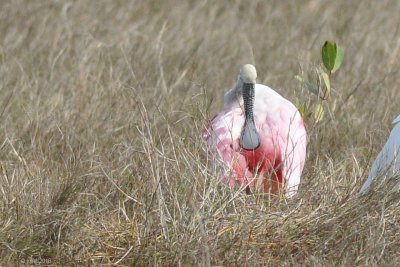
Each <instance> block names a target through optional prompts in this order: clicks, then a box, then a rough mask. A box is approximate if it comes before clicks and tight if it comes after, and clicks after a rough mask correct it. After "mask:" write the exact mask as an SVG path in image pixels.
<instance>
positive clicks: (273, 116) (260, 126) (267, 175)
mask: <svg viewBox="0 0 400 267" xmlns="http://www.w3.org/2000/svg"><path fill="white" fill-rule="evenodd" d="M256 77H257V74H256V70H255V68H254V66H252V65H250V64H247V65H245V66H244V67H243V68H242V69H241V72H240V74H239V77H238V80H237V82H236V84H235V86H234V87H233V88H232V89H230V90H229V91H228V92H227V93H226V94H225V97H224V102H225V103H224V110H223V111H222V112H220V113H219V114H217V115H216V116H215V117H214V118H213V119H212V120H211V122H210V123H209V125H208V126H207V129H206V130H205V132H204V134H203V138H204V139H205V140H206V142H207V147H208V151H209V152H210V154H211V156H212V157H214V158H215V161H216V162H217V164H218V165H219V166H220V167H221V168H220V169H221V175H222V177H223V180H224V181H225V182H226V183H228V184H229V186H230V187H232V188H233V187H244V188H246V191H247V192H249V191H253V190H258V191H262V192H266V193H278V192H280V191H282V192H285V195H286V196H287V197H291V196H293V195H295V194H296V193H297V190H298V186H299V184H300V176H301V173H302V171H303V167H304V162H305V157H306V145H307V134H306V129H305V126H304V122H303V119H302V118H301V116H300V114H299V111H298V110H297V108H296V107H295V106H294V105H293V104H292V103H291V102H290V101H288V100H286V99H285V98H283V97H282V96H281V95H279V94H278V93H277V92H275V91H274V90H272V89H271V88H269V87H267V86H265V85H261V84H256V83H255V79H256ZM246 84H247V85H248V84H250V85H251V84H252V87H253V95H252V99H253V102H252V105H250V104H247V105H248V106H247V109H246V108H245V107H246V101H245V103H244V102H243V98H244V97H245V96H244V93H243V92H244V91H245V90H247V89H246V88H247V87H246ZM246 110H247V112H245V111H246ZM249 114H250V115H251V116H250V115H249ZM246 118H249V119H248V121H250V122H251V121H253V122H254V126H255V128H252V127H250V126H249V129H250V130H252V131H254V132H256V134H255V135H252V136H251V137H250V138H249V137H248V136H247V137H243V135H246V134H245V133H244V131H245V130H246V129H245V128H246V127H247V126H245V125H246V124H251V123H247V122H246V123H245V121H246ZM241 136H242V139H241ZM256 136H258V137H259V142H257V140H256V139H257V138H255V137H256ZM246 138H247V141H246ZM249 140H250V141H249ZM253 140H255V141H254V143H255V145H254V147H252V146H251V145H252V142H253ZM249 146H250V149H248V147H249ZM244 147H247V149H244Z"/></svg>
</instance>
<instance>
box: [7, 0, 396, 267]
mask: <svg viewBox="0 0 400 267" xmlns="http://www.w3.org/2000/svg"><path fill="white" fill-rule="evenodd" d="M399 12H400V5H399V4H398V2H397V1H359V3H358V2H356V1H345V0H339V1H316V0H314V1H308V2H304V1H278V0H276V1H251V2H250V1H241V0H236V1H233V0H232V1H218V2H217V1H186V2H185V1H176V0H175V1H173V0H172V1H155V0H154V1H106V0H102V1H101V0H96V1H88V0H87V1H86V0H85V1H70V2H67V1H28V0H26V1H22V0H13V1H3V2H2V7H1V9H0V91H1V99H0V164H1V172H0V258H1V261H0V264H3V265H8V264H11V263H24V262H25V263H30V264H35V263H51V264H55V265H57V264H60V265H67V264H68V265H74V264H87V265H89V264H94V265H99V264H106V265H108V264H116V265H130V266H132V265H134V266H154V265H158V266H168V265H173V266H188V265H201V266H210V265H224V266H228V265H238V266H257V265H298V264H302V265H317V266H326V265H347V266H354V265H397V264H398V263H399V261H400V253H399V250H398V247H399V245H400V237H399V236H398V235H397V233H398V231H399V230H400V229H399V228H400V223H399V219H400V195H399V194H397V193H393V194H388V193H385V192H386V191H387V190H386V189H385V188H380V189H377V190H375V191H374V192H372V193H371V194H369V195H368V196H366V197H362V198H359V197H357V195H356V192H357V191H358V190H359V188H360V186H361V184H362V182H363V180H364V179H365V177H366V176H367V173H368V170H369V167H370V163H371V157H374V156H375V155H376V153H377V152H378V150H379V149H380V147H381V145H382V144H383V143H384V141H385V138H386V137H387V135H388V132H389V129H390V127H391V126H390V121H391V120H392V119H393V118H394V117H395V115H397V114H398V113H399V108H398V101H397V100H398V99H399V98H400V91H399V89H398V84H400V75H399V73H398V72H399V67H400V66H399V65H400V61H399V58H400V57H399V56H400V55H399V53H400V52H399V48H400V39H399V37H398V36H399V31H400V30H399V28H400V19H399V16H398V14H399ZM326 39H332V40H334V41H337V42H338V43H339V44H340V45H341V46H342V47H343V48H344V49H345V62H344V65H343V68H342V69H341V70H340V71H339V72H338V75H337V76H335V78H334V85H335V89H336V90H335V91H334V94H333V98H332V101H331V102H330V103H329V105H328V107H329V112H328V114H327V117H326V119H325V121H324V122H323V123H322V124H321V125H319V126H318V127H317V128H315V129H313V130H312V131H311V130H310V131H309V133H310V136H309V140H310V143H309V146H308V157H307V162H306V167H305V171H304V175H303V178H302V183H301V189H300V193H299V194H298V196H296V197H295V198H294V199H292V200H284V199H276V198H265V197H263V196H258V195H251V196H247V195H245V194H240V193H238V192H230V191H229V190H228V189H227V188H225V187H224V186H223V185H221V184H219V182H218V178H217V177H216V175H215V172H214V171H213V170H212V169H211V167H210V166H211V164H210V162H209V159H208V158H207V156H206V153H205V152H204V145H203V143H202V141H201V140H200V137H199V132H200V130H201V129H202V127H203V126H204V124H205V123H206V121H207V118H209V117H210V116H211V115H213V114H214V113H215V112H217V111H218V110H220V109H221V107H222V98H223V93H224V91H225V90H227V88H229V87H230V86H231V85H232V84H233V82H234V80H235V78H236V75H237V72H238V70H239V68H240V66H241V65H242V64H244V63H254V64H255V65H256V67H257V68H258V72H259V76H260V79H259V80H260V82H261V83H265V84H268V85H270V86H271V87H273V88H275V89H276V90H277V91H278V92H280V93H281V94H283V95H284V96H286V97H288V98H289V99H290V100H294V98H295V97H296V96H297V97H299V98H301V99H308V97H309V96H308V93H307V92H306V91H305V90H304V89H302V88H301V87H300V85H299V84H298V82H297V81H296V80H295V79H294V78H293V76H294V75H296V74H299V73H305V74H310V73H311V70H312V66H313V65H314V64H317V63H318V61H319V53H320V46H321V45H322V43H323V42H324V41H325V40H326Z"/></svg>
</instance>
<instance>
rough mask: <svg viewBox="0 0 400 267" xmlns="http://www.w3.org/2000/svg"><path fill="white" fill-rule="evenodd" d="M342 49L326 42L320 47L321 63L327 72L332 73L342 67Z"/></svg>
mask: <svg viewBox="0 0 400 267" xmlns="http://www.w3.org/2000/svg"><path fill="white" fill-rule="evenodd" d="M343 58H344V51H343V49H342V48H341V47H340V46H338V45H337V44H336V43H334V42H329V41H326V42H325V43H324V45H323V46H322V62H323V63H324V66H325V68H326V69H327V70H329V71H330V72H332V73H334V72H335V71H337V70H338V69H339V67H340V65H342V62H343Z"/></svg>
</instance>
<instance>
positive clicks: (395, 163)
mask: <svg viewBox="0 0 400 267" xmlns="http://www.w3.org/2000/svg"><path fill="white" fill-rule="evenodd" d="M392 123H393V125H394V127H393V130H392V132H391V133H390V136H389V139H388V140H387V142H386V144H385V145H384V146H383V148H382V150H381V152H379V154H378V156H377V157H376V159H375V161H374V163H373V164H372V168H371V172H370V173H369V175H368V179H367V180H366V181H365V183H364V184H363V186H362V187H361V189H360V194H364V193H366V192H367V191H368V189H369V187H370V185H371V182H372V180H373V179H374V178H375V177H381V178H382V179H385V178H386V177H390V176H392V175H394V174H399V173H400V157H399V153H400V115H399V116H397V118H396V119H395V120H394V121H393V122H392Z"/></svg>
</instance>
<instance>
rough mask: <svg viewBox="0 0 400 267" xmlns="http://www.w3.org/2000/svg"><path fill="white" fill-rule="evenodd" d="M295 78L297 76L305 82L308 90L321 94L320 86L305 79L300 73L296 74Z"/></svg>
mask: <svg viewBox="0 0 400 267" xmlns="http://www.w3.org/2000/svg"><path fill="white" fill-rule="evenodd" d="M294 78H296V79H297V80H298V81H300V82H302V83H304V84H305V85H306V87H307V89H308V91H310V92H311V93H313V94H316V95H319V91H318V88H317V87H316V86H315V85H314V84H312V83H310V82H309V81H307V80H305V79H304V78H303V77H301V76H300V75H296V76H294Z"/></svg>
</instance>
